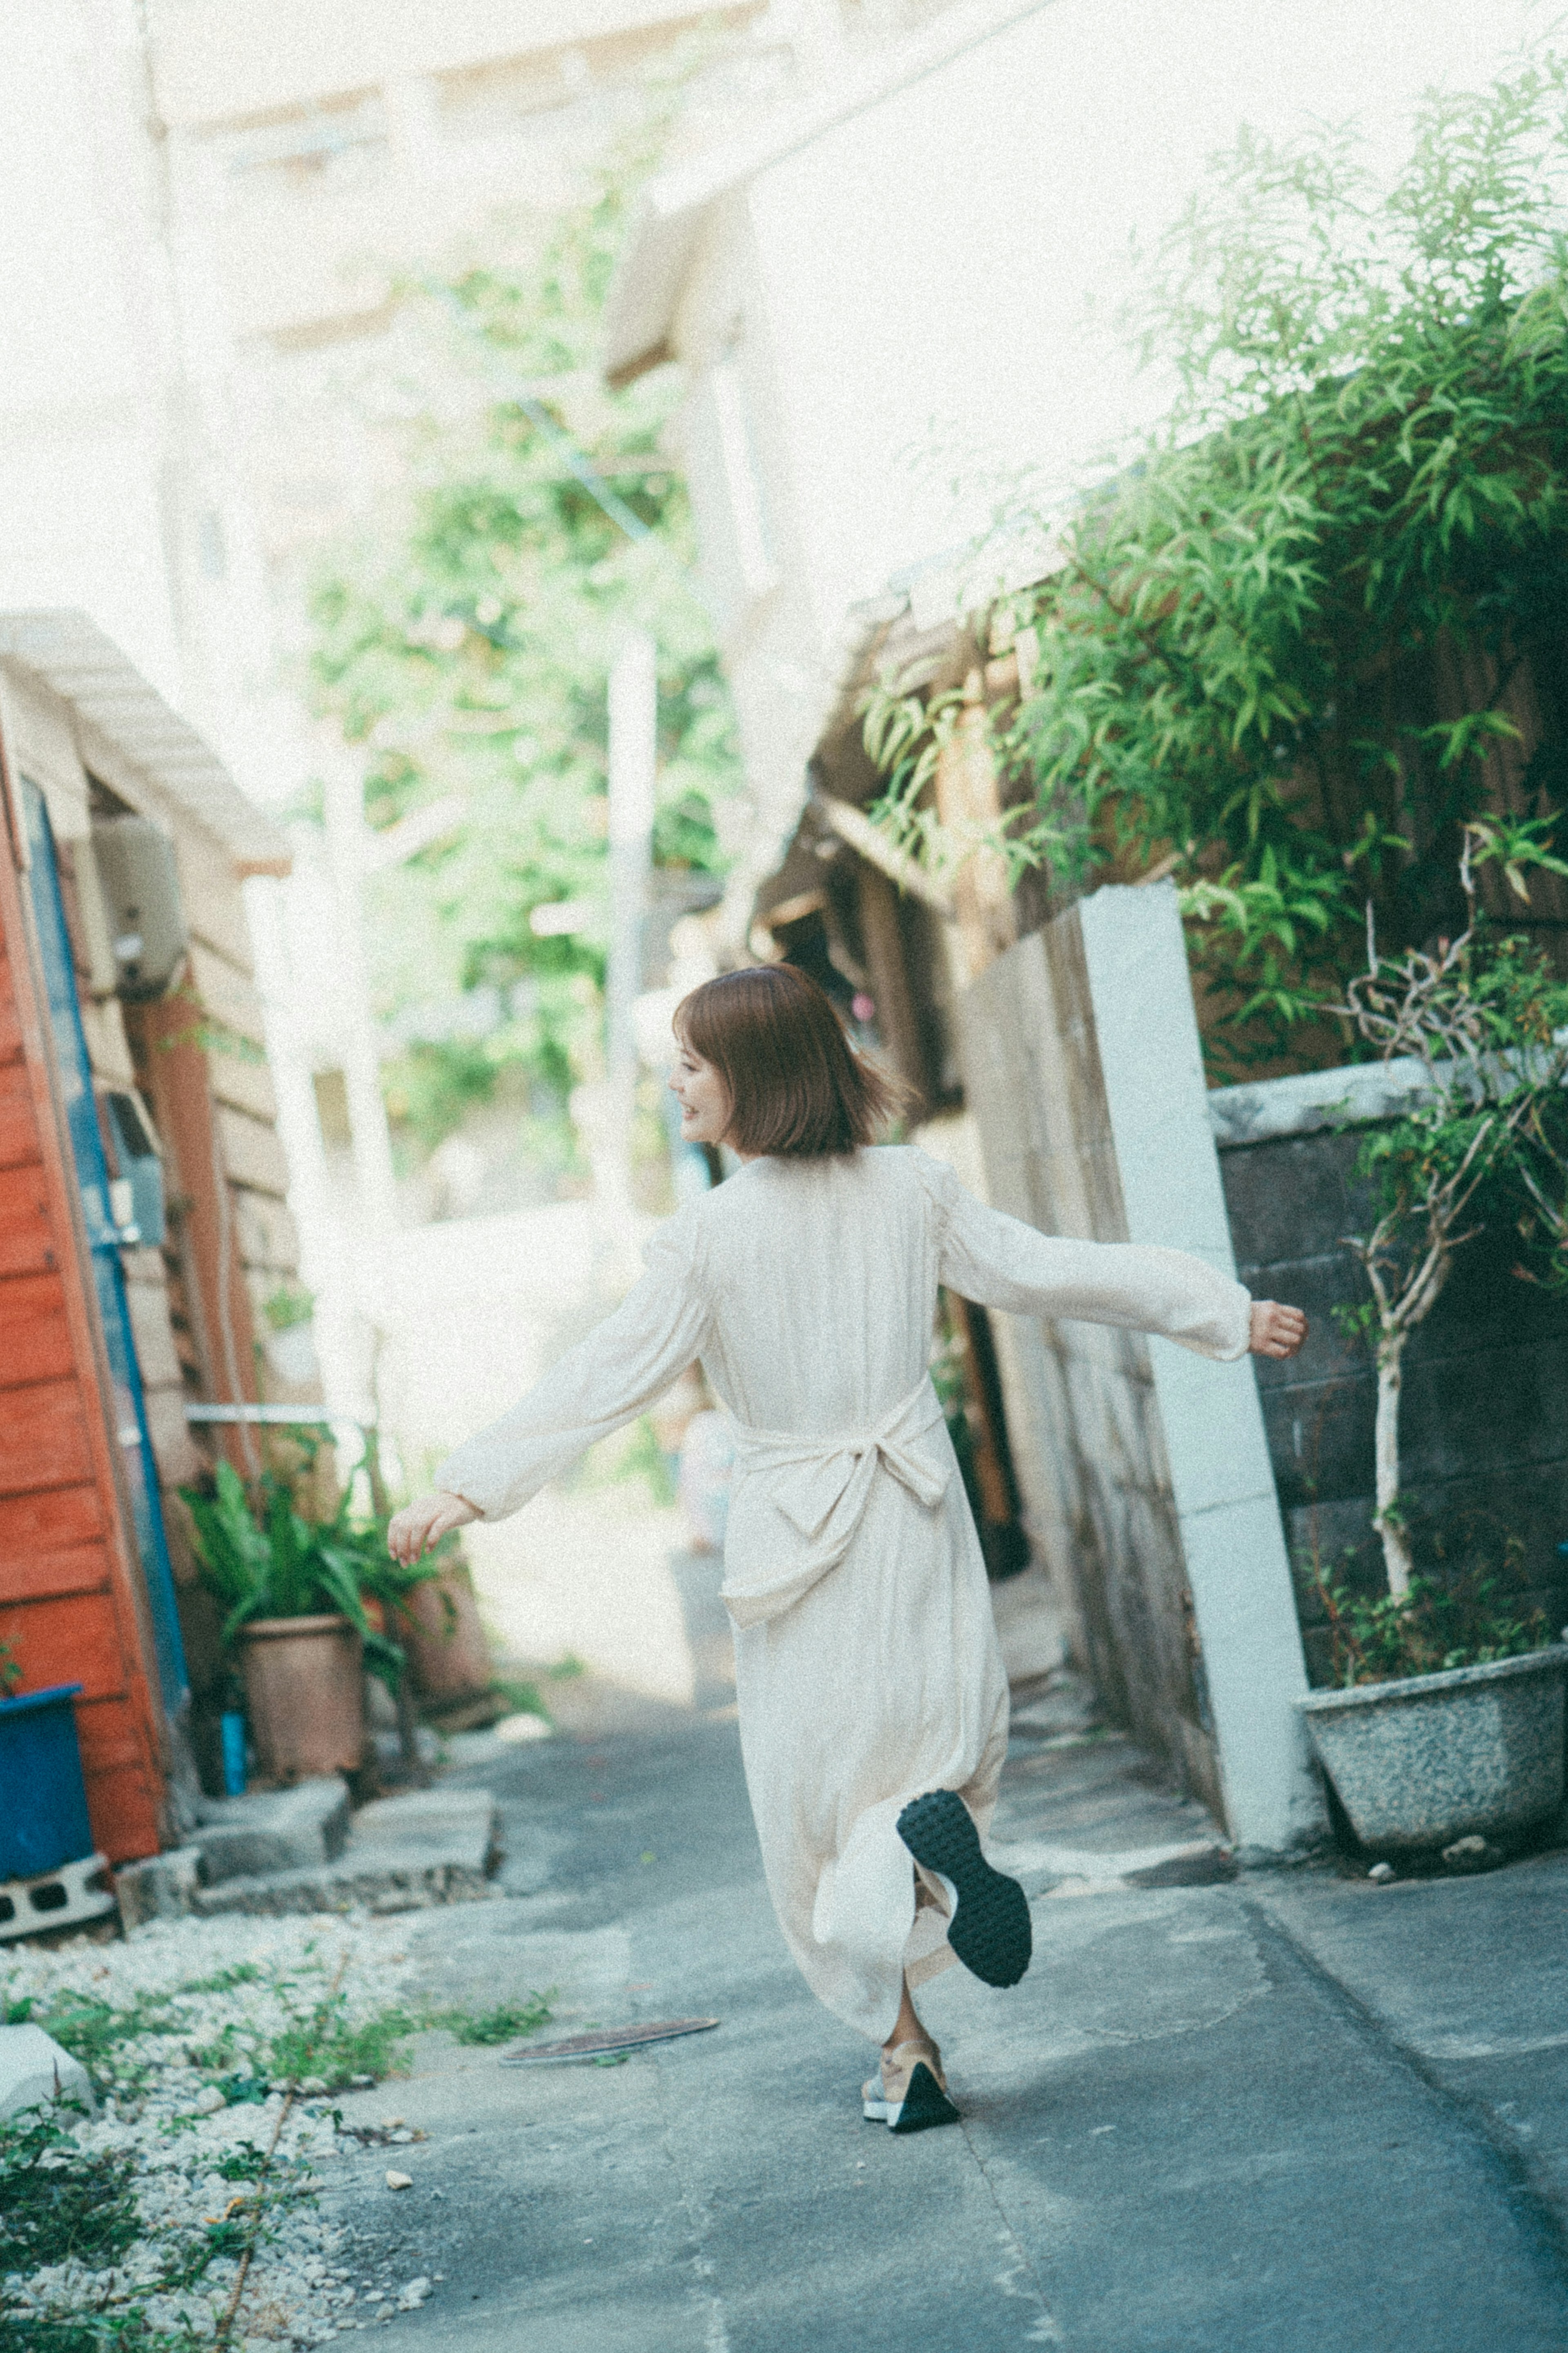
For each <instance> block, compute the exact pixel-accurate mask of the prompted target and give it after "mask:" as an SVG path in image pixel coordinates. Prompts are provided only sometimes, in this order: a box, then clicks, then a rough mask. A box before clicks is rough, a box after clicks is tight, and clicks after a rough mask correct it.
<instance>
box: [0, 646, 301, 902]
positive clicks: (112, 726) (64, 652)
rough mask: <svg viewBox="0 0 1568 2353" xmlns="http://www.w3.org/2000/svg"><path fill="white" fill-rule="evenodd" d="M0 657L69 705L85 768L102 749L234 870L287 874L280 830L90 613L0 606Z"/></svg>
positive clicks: (286, 853) (289, 860) (288, 859)
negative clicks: (209, 840)
mask: <svg viewBox="0 0 1568 2353" xmlns="http://www.w3.org/2000/svg"><path fill="white" fill-rule="evenodd" d="M0 661H4V662H5V663H7V664H11V665H14V666H15V667H16V669H17V670H22V671H25V672H26V674H27V675H28V676H29V677H31V678H33V679H35V680H37V681H38V683H39V684H41V685H42V686H44V687H45V688H47V691H49V692H50V693H51V694H54V695H56V696H58V698H59V700H60V701H61V702H64V703H65V704H67V705H68V708H69V709H70V711H71V712H72V714H73V717H74V719H75V722H76V732H77V745H78V749H79V752H80V754H81V759H82V765H83V766H84V767H86V768H88V769H89V770H90V769H92V768H93V767H94V766H95V765H99V766H102V765H105V763H104V761H103V759H102V749H103V748H105V747H106V748H107V750H108V752H109V753H110V755H111V757H114V758H118V759H119V760H121V761H123V762H124V763H125V764H126V765H128V766H129V767H130V768H132V770H133V771H134V772H135V773H136V774H137V775H138V776H143V777H145V779H146V781H147V783H148V785H149V786H150V787H151V788H152V791H153V795H154V796H155V797H163V799H165V800H167V801H171V802H173V803H174V805H175V806H176V807H178V808H179V809H180V810H182V811H184V813H185V814H186V815H187V816H189V817H191V818H194V819H195V822H196V823H197V824H198V825H200V826H202V827H203V828H205V831H206V832H208V833H210V834H211V835H213V837H214V838H215V839H216V840H218V841H220V842H221V843H222V844H223V846H224V848H225V849H226V851H227V852H228V854H229V856H230V858H231V859H232V860H233V861H234V868H235V871H236V873H237V874H238V875H240V876H242V877H243V876H246V875H250V874H287V873H288V872H289V868H290V866H291V864H292V862H293V861H292V858H291V854H290V851H289V843H288V840H287V839H286V838H285V836H284V835H283V833H282V832H281V831H280V830H279V828H278V827H277V826H275V825H274V824H273V822H272V820H271V818H269V817H268V816H267V815H266V814H265V812H264V811H263V810H261V809H258V807H257V806H256V804H255V803H254V802H253V801H252V800H250V799H248V798H247V796H246V795H245V794H244V793H242V792H241V791H240V788H239V786H237V784H236V783H235V781H234V778H233V777H232V776H230V774H229V772H228V770H227V769H226V767H225V765H224V764H223V762H222V761H221V760H220V759H219V758H218V755H217V754H216V752H215V751H214V750H213V748H212V746H211V745H210V744H208V743H207V742H206V741H205V738H204V737H202V736H200V735H198V734H197V733H196V731H195V728H194V727H193V726H191V725H190V723H189V722H188V721H186V720H184V719H182V718H181V716H180V714H179V712H177V711H175V710H174V708H173V707H172V705H170V704H169V703H167V702H164V700H163V696H162V695H161V694H160V693H159V692H158V691H157V689H156V687H154V686H153V685H152V684H151V683H150V682H149V681H148V680H146V679H145V678H143V676H142V672H141V671H140V670H138V669H137V668H136V665H135V664H134V662H132V660H131V659H130V658H129V657H128V656H127V655H125V654H123V653H121V649H120V648H119V647H118V646H117V645H116V644H115V642H114V640H113V638H110V637H108V636H106V635H105V633H104V632H103V630H101V629H100V628H99V626H98V624H97V622H96V621H93V620H91V619H89V617H88V615H87V614H85V613H82V612H78V611H75V610H72V609H71V608H69V607H65V608H61V609H58V610H52V611H47V610H46V611H35V612H13V613H4V612H0ZM95 741H96V746H97V747H98V748H99V758H98V759H97V761H96V762H95V758H94V753H95ZM111 781H112V779H111V778H110V777H108V776H106V777H105V778H104V782H105V783H110V782H111Z"/></svg>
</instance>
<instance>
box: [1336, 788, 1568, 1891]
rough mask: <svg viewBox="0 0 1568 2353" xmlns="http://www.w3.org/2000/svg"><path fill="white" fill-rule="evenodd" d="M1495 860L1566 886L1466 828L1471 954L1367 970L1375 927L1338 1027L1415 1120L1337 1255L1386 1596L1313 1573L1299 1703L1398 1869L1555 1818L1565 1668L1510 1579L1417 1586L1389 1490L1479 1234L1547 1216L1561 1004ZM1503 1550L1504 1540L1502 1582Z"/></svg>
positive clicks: (1531, 848)
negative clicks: (1421, 1380) (1485, 911)
mask: <svg viewBox="0 0 1568 2353" xmlns="http://www.w3.org/2000/svg"><path fill="white" fill-rule="evenodd" d="M1488 860H1497V861H1498V862H1499V863H1500V865H1501V867H1502V869H1503V871H1504V872H1505V874H1506V875H1507V877H1508V880H1509V882H1510V887H1511V888H1512V889H1513V890H1514V891H1515V892H1517V894H1518V895H1520V896H1521V897H1523V896H1525V895H1526V886H1525V882H1524V879H1523V876H1524V869H1525V868H1526V867H1527V866H1529V865H1531V864H1534V865H1542V866H1546V867H1548V868H1550V869H1551V870H1552V871H1556V872H1563V871H1565V870H1564V868H1563V863H1562V861H1561V860H1556V859H1554V858H1552V855H1551V852H1550V847H1549V845H1548V844H1547V843H1544V842H1542V839H1540V830H1539V828H1538V827H1537V826H1536V825H1535V824H1533V823H1529V824H1524V825H1521V824H1519V823H1517V822H1512V821H1487V822H1483V823H1478V824H1476V825H1472V826H1470V827H1468V828H1466V830H1465V835H1464V849H1463V855H1462V858H1461V862H1460V882H1461V885H1462V887H1463V890H1464V893H1465V898H1466V902H1467V904H1468V909H1469V921H1468V924H1467V926H1466V929H1465V931H1464V932H1463V934H1461V935H1460V936H1459V937H1458V939H1456V940H1454V941H1453V942H1451V943H1450V942H1447V941H1444V942H1440V943H1439V944H1438V945H1437V947H1436V950H1435V951H1434V952H1431V953H1426V952H1423V951H1418V950H1412V951H1410V952H1408V953H1407V954H1405V955H1403V956H1401V957H1399V958H1397V959H1394V960H1381V959H1380V958H1379V955H1378V953H1377V945H1376V939H1375V934H1374V933H1373V926H1372V919H1371V914H1370V911H1369V915H1368V938H1367V970H1366V972H1365V973H1364V975H1362V976H1359V977H1358V979H1357V980H1356V981H1354V982H1353V983H1352V985H1351V987H1350V988H1349V990H1348V991H1347V995H1346V1001H1345V1002H1344V1004H1342V1005H1340V1006H1335V1007H1333V1008H1331V1010H1333V1011H1335V1012H1337V1013H1339V1014H1341V1015H1342V1017H1343V1018H1347V1019H1349V1020H1350V1021H1351V1022H1352V1024H1353V1025H1354V1028H1355V1029H1356V1031H1357V1033H1358V1034H1359V1036H1360V1037H1361V1038H1362V1039H1364V1040H1366V1041H1367V1042H1369V1043H1371V1044H1373V1045H1375V1046H1376V1047H1377V1048H1378V1049H1379V1050H1380V1051H1381V1052H1382V1054H1383V1056H1384V1059H1385V1060H1387V1059H1392V1058H1394V1056H1396V1055H1397V1056H1412V1057H1414V1058H1415V1060H1418V1061H1419V1063H1420V1064H1421V1066H1422V1067H1421V1081H1422V1083H1421V1086H1420V1089H1419V1092H1417V1094H1416V1096H1415V1101H1414V1103H1413V1105H1412V1108H1411V1109H1410V1111H1409V1112H1408V1113H1406V1115H1405V1118H1403V1119H1402V1120H1398V1121H1396V1122H1394V1123H1393V1124H1391V1125H1390V1126H1388V1127H1385V1128H1382V1129H1379V1130H1378V1131H1376V1132H1375V1133H1374V1134H1373V1135H1371V1136H1370V1137H1369V1138H1368V1140H1367V1142H1366V1143H1365V1144H1364V1145H1363V1149H1362V1152H1361V1155H1360V1157H1359V1160H1358V1164H1357V1165H1358V1170H1359V1173H1360V1174H1361V1175H1363V1176H1366V1177H1369V1178H1370V1179H1371V1180H1372V1182H1373V1187H1374V1193H1375V1201H1376V1208H1377V1216H1376V1218H1375V1220H1374V1222H1373V1227H1372V1230H1371V1231H1370V1232H1369V1233H1366V1234H1361V1235H1351V1236H1348V1237H1347V1243H1348V1247H1349V1248H1350V1249H1351V1250H1352V1252H1353V1253H1354V1255H1355V1256H1356V1258H1357V1259H1358V1260H1359V1261H1360V1263H1361V1265H1362V1267H1363V1271H1365V1274H1366V1278H1367V1284H1368V1289H1369V1293H1370V1296H1369V1297H1368V1298H1367V1299H1365V1300H1363V1301H1362V1302H1360V1303H1356V1304H1354V1305H1352V1306H1348V1307H1345V1308H1342V1309H1341V1310H1339V1311H1337V1312H1338V1314H1339V1318H1340V1321H1341V1323H1342V1324H1343V1325H1344V1326H1345V1327H1346V1328H1347V1329H1348V1330H1350V1331H1351V1332H1352V1333H1353V1334H1354V1335H1357V1336H1358V1337H1360V1338H1361V1339H1363V1341H1364V1342H1365V1344H1366V1345H1367V1346H1368V1348H1369V1349H1370V1351H1371V1354H1372V1356H1373V1363H1374V1365H1375V1366H1376V1371H1377V1419H1376V1442H1375V1458H1376V1508H1375V1512H1374V1514H1373V1525H1374V1527H1375V1528H1376V1530H1377V1532H1378V1535H1379V1538H1380V1540H1381V1543H1382V1547H1383V1556H1384V1569H1385V1573H1386V1581H1387V1588H1388V1589H1387V1593H1386V1596H1384V1597H1383V1598H1381V1599H1377V1600H1375V1601H1372V1602H1365V1601H1362V1602H1357V1601H1356V1600H1355V1599H1354V1598H1353V1597H1352V1596H1351V1595H1350V1594H1348V1593H1347V1592H1346V1591H1345V1590H1344V1588H1342V1587H1341V1586H1337V1585H1335V1584H1334V1583H1333V1582H1332V1580H1331V1579H1330V1578H1327V1577H1324V1576H1323V1575H1322V1574H1321V1570H1320V1571H1319V1572H1318V1576H1317V1581H1318V1585H1319V1590H1320V1592H1321V1596H1322V1598H1323V1602H1324V1607H1325V1609H1326V1610H1327V1612H1328V1615H1329V1620H1330V1627H1331V1635H1332V1639H1333V1644H1334V1663H1335V1671H1336V1673H1337V1674H1338V1675H1339V1676H1340V1678H1341V1688H1339V1689H1337V1690H1331V1691H1317V1692H1311V1693H1310V1694H1307V1696H1306V1697H1305V1698H1303V1699H1301V1700H1300V1701H1299V1702H1298V1703H1297V1704H1298V1705H1299V1706H1300V1708H1301V1710H1302V1711H1303V1713H1304V1715H1305V1716H1306V1719H1307V1724H1308V1727H1309V1729H1310V1734H1311V1737H1312V1741H1313V1744H1314V1746H1315V1747H1316V1749H1317V1753H1318V1756H1319V1758H1320V1761H1321V1764H1322V1766H1323V1767H1324V1770H1325V1771H1326V1772H1327V1773H1328V1775H1329V1777H1330V1778H1331V1781H1332V1782H1333V1785H1334V1788H1335V1789H1336V1791H1337V1792H1338V1794H1339V1797H1340V1799H1341V1802H1342V1805H1343V1806H1344V1809H1345V1811H1346V1813H1347V1815H1348V1816H1349V1818H1350V1821H1351V1825H1352V1829H1353V1830H1354V1831H1355V1833H1356V1835H1357V1837H1358V1838H1359V1839H1360V1840H1361V1841H1362V1842H1363V1845H1368V1846H1373V1845H1375V1846H1380V1847H1385V1848H1390V1849H1399V1848H1413V1849H1419V1848H1424V1847H1436V1846H1442V1845H1444V1844H1446V1843H1448V1842H1451V1841H1454V1840H1457V1839H1459V1838H1461V1837H1467V1836H1481V1837H1488V1836H1493V1835H1496V1834H1499V1833H1508V1832H1512V1831H1520V1830H1522V1829H1525V1828H1527V1827H1528V1826H1529V1825H1530V1824H1531V1823H1532V1822H1534V1821H1538V1820H1542V1819H1543V1818H1544V1817H1545V1816H1547V1815H1549V1814H1551V1813H1552V1812H1553V1811H1554V1810H1556V1808H1557V1807H1558V1806H1560V1805H1561V1803H1562V1800H1563V1680H1564V1672H1565V1670H1568V1649H1564V1648H1563V1646H1562V1645H1559V1644H1557V1643H1554V1642H1552V1641H1551V1639H1550V1630H1549V1629H1548V1628H1547V1625H1546V1622H1545V1620H1544V1619H1543V1618H1542V1616H1541V1615H1540V1613H1539V1612H1537V1613H1535V1615H1534V1616H1533V1617H1531V1618H1529V1619H1525V1618H1521V1617H1520V1616H1519V1615H1518V1614H1517V1613H1516V1612H1514V1611H1512V1610H1511V1609H1510V1606H1509V1601H1508V1597H1507V1592H1506V1589H1505V1580H1503V1579H1501V1578H1500V1577H1499V1576H1498V1574H1497V1573H1496V1571H1495V1570H1491V1569H1489V1568H1488V1567H1486V1565H1485V1564H1479V1565H1477V1564H1472V1565H1471V1566H1470V1567H1468V1569H1467V1570H1466V1571H1465V1572H1464V1573H1463V1574H1462V1575H1460V1576H1458V1577H1452V1576H1451V1577H1449V1578H1448V1579H1447V1582H1445V1581H1444V1580H1443V1579H1442V1578H1441V1577H1423V1576H1421V1575H1420V1574H1418V1573H1417V1571H1416V1567H1415V1554H1414V1550H1413V1546H1412V1535H1411V1514H1410V1511H1409V1509H1408V1506H1407V1503H1406V1499H1405V1496H1404V1494H1403V1493H1402V1488H1401V1481H1400V1460H1399V1417H1400V1402H1401V1397H1402V1389H1403V1375H1404V1362H1405V1348H1406V1346H1407V1345H1408V1342H1409V1339H1410V1335H1411V1334H1412V1333H1413V1332H1414V1331H1415V1330H1416V1329H1417V1328H1418V1326H1419V1325H1420V1324H1422V1323H1423V1322H1424V1321H1425V1319H1426V1316H1427V1315H1428V1314H1430V1313H1431V1311H1432V1309H1433V1307H1434V1306H1435V1305H1436V1302H1437V1300H1438V1298H1439V1297H1440V1296H1441V1294H1442V1292H1443V1290H1444V1287H1445V1285H1446V1284H1447V1280H1448V1276H1449V1274H1450V1272H1451V1271H1452V1268H1453V1264H1454V1260H1455V1256H1456V1253H1457V1252H1458V1250H1461V1249H1462V1248H1463V1247H1464V1245H1465V1244H1466V1243H1467V1242H1468V1241H1469V1240H1472V1239H1473V1238H1474V1236H1475V1235H1476V1234H1478V1233H1479V1232H1480V1230H1481V1229H1482V1226H1483V1224H1484V1223H1485V1222H1486V1220H1487V1219H1488V1217H1489V1216H1494V1215H1496V1214H1497V1213H1498V1210H1499V1209H1500V1208H1505V1207H1506V1208H1511V1209H1512V1210H1513V1211H1514V1212H1515V1213H1516V1214H1519V1213H1521V1214H1520V1222H1521V1226H1522V1227H1524V1228H1525V1229H1526V1230H1527V1231H1528V1230H1529V1229H1530V1225H1531V1217H1532V1216H1534V1217H1536V1218H1540V1216H1541V1214H1542V1204H1543V1203H1545V1204H1549V1203H1550V1198H1551V1197H1550V1190H1549V1187H1548V1186H1547V1185H1546V1183H1545V1181H1544V1180H1543V1177H1542V1165H1541V1164H1542V1154H1543V1151H1544V1149H1545V1145H1544V1144H1543V1142H1542V1139H1545V1140H1546V1141H1547V1142H1550V1141H1552V1140H1553V1139H1555V1138H1557V1137H1558V1136H1559V1135H1560V1134H1561V1133H1562V1129H1561V1124H1560V1122H1561V1105H1562V1099H1563V1085H1564V1081H1565V1079H1568V988H1565V987H1563V984H1562V983H1560V982H1559V981H1557V980H1556V979H1555V977H1554V976H1553V975H1552V971H1551V968H1550V966H1549V965H1547V964H1546V962H1545V960H1544V958H1543V957H1542V955H1540V954H1539V953H1538V952H1537V951H1536V950H1534V949H1533V948H1531V946H1530V945H1529V944H1527V943H1525V942H1523V941H1521V940H1518V939H1512V938H1500V939H1498V940H1495V941H1489V940H1488V939H1487V938H1486V937H1485V935H1484V934H1483V932H1482V929H1481V926H1480V924H1479V921H1478V917H1477V911H1476V881H1475V869H1476V867H1477V866H1479V865H1480V864H1483V863H1485V862H1487V861H1488ZM1545 1222H1546V1225H1547V1229H1548V1231H1547V1240H1548V1242H1549V1244H1550V1243H1551V1242H1552V1240H1553V1239H1554V1238H1553V1236H1552V1231H1551V1220H1550V1219H1546V1221H1545ZM1555 1262H1556V1261H1552V1263H1553V1264H1554V1263H1555ZM1548 1279H1556V1278H1555V1277H1554V1276H1552V1272H1551V1268H1550V1266H1549V1270H1548ZM1516 1550H1517V1547H1516V1546H1514V1545H1513V1544H1512V1542H1511V1540H1505V1543H1504V1546H1503V1552H1504V1559H1505V1564H1506V1562H1507V1561H1508V1560H1509V1559H1510V1557H1512V1556H1514V1555H1515V1553H1516Z"/></svg>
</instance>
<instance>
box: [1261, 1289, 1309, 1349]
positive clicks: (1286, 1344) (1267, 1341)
mask: <svg viewBox="0 0 1568 2353" xmlns="http://www.w3.org/2000/svg"><path fill="white" fill-rule="evenodd" d="M1306 1336H1307V1319H1306V1317H1305V1316H1304V1315H1303V1314H1302V1313H1301V1311H1300V1308H1299V1307H1281V1306H1280V1304H1279V1301H1278V1300H1277V1299H1255V1300H1254V1301H1253V1303H1252V1334H1251V1337H1250V1338H1249V1339H1248V1341H1247V1354H1248V1355H1249V1356H1294V1355H1295V1353H1296V1351H1297V1349H1298V1348H1299V1347H1300V1345H1301V1343H1302V1341H1303V1340H1304V1339H1305V1338H1306Z"/></svg>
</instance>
